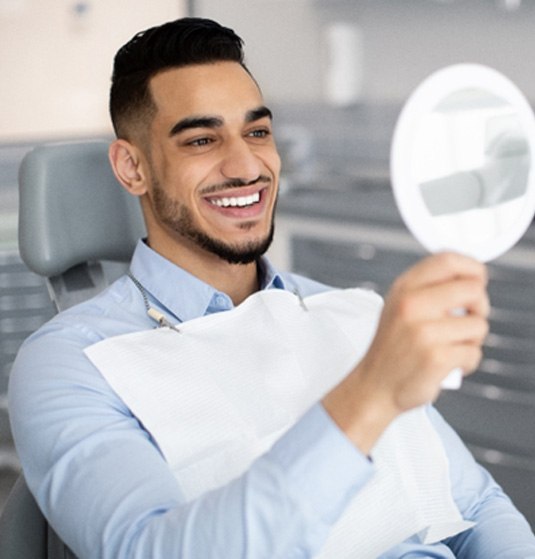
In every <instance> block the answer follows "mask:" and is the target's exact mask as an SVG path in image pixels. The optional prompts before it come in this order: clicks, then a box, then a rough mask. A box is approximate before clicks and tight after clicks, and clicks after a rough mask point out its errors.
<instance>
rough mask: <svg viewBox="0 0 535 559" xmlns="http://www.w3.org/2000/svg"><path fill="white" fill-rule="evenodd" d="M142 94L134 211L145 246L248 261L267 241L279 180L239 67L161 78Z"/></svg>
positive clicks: (209, 67) (259, 106)
mask: <svg viewBox="0 0 535 559" xmlns="http://www.w3.org/2000/svg"><path fill="white" fill-rule="evenodd" d="M150 87H151V93H152V97H153V100H154V103H155V106H156V113H155V116H154V118H153V120H152V124H151V128H150V133H149V135H148V141H147V145H148V150H149V153H148V154H147V157H146V160H145V166H146V172H145V175H146V186H145V189H144V192H143V197H142V205H143V209H144V213H145V217H146V221H147V229H148V234H149V243H150V245H151V247H152V248H154V249H155V250H156V251H158V252H160V253H162V254H164V255H165V256H169V255H170V254H171V253H175V254H176V253H177V251H178V252H179V253H180V254H181V255H182V258H183V257H184V256H186V257H195V258H199V257H200V258H204V259H210V258H213V257H214V256H216V257H217V258H220V259H223V260H226V261H228V262H230V263H248V262H252V261H254V260H256V259H257V258H258V256H259V255H260V254H262V253H263V252H265V250H266V249H267V247H268V246H269V243H270V241H271V237H272V232H273V213H274V207H275V202H276V196H277V188H278V177H279V171H280V159H279V156H278V154H277V150H276V147H275V142H274V140H273V135H272V123H271V113H270V111H269V110H268V109H267V108H266V107H265V106H264V104H263V100H262V95H261V93H260V91H259V89H258V87H257V85H256V83H255V82H254V80H253V79H252V78H251V76H250V75H249V74H248V73H247V72H246V70H244V69H243V68H242V66H241V65H240V64H238V63H235V62H218V63H214V64H203V65H195V66H186V67H181V68H174V69H171V70H166V71H164V72H161V73H159V74H157V75H156V76H155V77H154V78H153V79H152V80H151V84H150ZM171 259H173V260H175V261H176V258H171Z"/></svg>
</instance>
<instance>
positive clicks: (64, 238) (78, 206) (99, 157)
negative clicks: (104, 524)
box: [0, 140, 145, 559]
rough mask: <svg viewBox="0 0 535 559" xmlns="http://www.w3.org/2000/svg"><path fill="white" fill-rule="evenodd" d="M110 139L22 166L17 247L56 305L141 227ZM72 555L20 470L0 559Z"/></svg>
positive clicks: (99, 280)
mask: <svg viewBox="0 0 535 559" xmlns="http://www.w3.org/2000/svg"><path fill="white" fill-rule="evenodd" d="M107 152H108V142H106V141H100V140H93V141H82V142H69V143H54V144H47V145H42V146H39V147H37V148H35V149H34V150H33V151H31V152H29V153H28V154H27V155H26V156H25V157H24V159H23V161H22V163H21V167H20V173H19V188H20V190H19V250H20V254H21V257H22V259H23V261H24V262H25V264H26V265H27V266H28V267H29V268H30V269H31V270H32V271H33V272H35V273H37V274H39V275H41V276H44V277H45V279H46V281H47V283H48V285H49V292H50V295H51V297H52V299H53V301H54V303H55V305H56V307H57V309H58V310H62V309H64V308H67V307H69V306H71V305H73V304H75V303H77V302H79V301H82V300H85V299H87V298H89V297H91V296H92V295H94V294H96V293H97V292H99V291H100V290H102V289H103V288H104V287H105V286H106V285H107V284H108V283H110V282H111V281H112V280H113V279H115V277H116V276H118V275H119V274H120V273H122V272H123V271H124V268H125V267H126V263H127V262H128V261H129V260H130V257H131V256H132V252H133V250H134V247H135V244H136V242H137V240H138V239H139V238H140V237H143V236H144V234H145V226H144V224H143V219H142V215H141V211H140V208H139V204H138V201H137V200H136V199H135V198H134V197H132V196H130V195H128V193H126V191H125V190H124V189H123V188H122V187H121V186H120V185H119V184H118V182H117V180H116V179H115V177H114V175H113V172H112V170H111V167H110V164H109V161H108V155H107ZM69 557H74V555H73V554H72V552H71V551H70V550H69V549H68V548H67V547H66V546H65V545H64V544H63V542H62V541H61V540H60V539H59V537H58V536H57V535H56V534H55V532H54V531H53V530H52V529H51V527H50V526H49V525H48V524H47V522H46V520H45V518H44V517H43V515H42V514H41V512H40V510H39V508H38V506H37V504H36V502H35V500H34V498H33V497H32V495H31V493H30V492H29V490H28V488H27V486H26V482H25V480H24V477H23V476H22V475H21V476H20V477H19V479H18V480H17V482H16V483H15V486H14V487H13V489H12V491H11V493H10V496H9V498H8V500H7V502H6V504H5V506H4V510H3V512H2V515H1V517H0V559H40V558H46V559H60V558H61V559H67V558H69Z"/></svg>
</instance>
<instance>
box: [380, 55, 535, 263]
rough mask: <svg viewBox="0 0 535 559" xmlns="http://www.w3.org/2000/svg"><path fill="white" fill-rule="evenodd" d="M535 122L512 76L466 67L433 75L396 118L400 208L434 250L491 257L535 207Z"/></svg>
mask: <svg viewBox="0 0 535 559" xmlns="http://www.w3.org/2000/svg"><path fill="white" fill-rule="evenodd" d="M534 161H535V119H534V116H533V112H532V110H531V108H530V105H529V103H528V102H527V100H526V99H525V98H524V96H523V95H522V93H521V92H520V91H519V90H518V88H517V87H516V86H515V85H514V84H513V83H512V82H511V81H510V80H508V79H507V78H506V77H505V76H503V75H502V74H500V73H498V72H497V71H495V70H493V69H491V68H487V67H485V66H480V65H474V64H462V65H456V66H450V67H448V68H444V69H442V70H440V71H438V72H436V73H434V74H432V75H431V76H430V77H429V78H427V79H426V80H425V81H424V82H423V83H422V84H421V85H420V86H419V87H418V88H417V89H416V90H415V91H414V93H413V94H412V95H411V96H410V98H409V99H408V101H407V103H406V104H405V106H404V107H403V110H402V111H401V114H400V117H399V119H398V122H397V124H396V129H395V132H394V137H393V142H392V152H391V178H392V186H393V189H394V195H395V198H396V202H397V205H398V208H399V210H400V213H401V215H402V217H403V219H404V221H405V223H406V224H407V226H408V228H409V229H410V230H411V232H412V233H413V234H414V235H415V236H416V238H417V239H418V240H419V241H420V243H421V244H422V245H423V246H424V247H426V248H427V249H428V250H430V251H432V252H436V251H439V250H454V251H457V252H462V253H464V254H468V255H470V256H473V257H475V258H477V259H479V260H481V261H484V262H485V261H488V260H490V259H492V258H495V257H497V256H499V255H500V254H502V253H503V252H505V251H506V250H508V249H509V248H510V247H511V246H513V244H514V243H516V241H517V240H518V239H519V238H520V237H521V236H522V235H523V233H524V232H525V230H526V229H527V227H528V226H529V225H530V223H531V221H532V219H533V215H534V213H535V184H534V178H535V176H534V165H533V163H534Z"/></svg>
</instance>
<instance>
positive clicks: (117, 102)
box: [110, 18, 247, 138]
mask: <svg viewBox="0 0 535 559" xmlns="http://www.w3.org/2000/svg"><path fill="white" fill-rule="evenodd" d="M242 47H243V41H242V39H241V38H240V37H238V35H236V33H234V31H233V30H232V29H229V28H227V27H223V26H222V25H220V24H219V23H216V22H215V21H212V20H209V19H202V18H183V19H178V20H176V21H171V22H168V23H164V24H163V25H159V26H157V27H152V28H150V29H147V30H145V31H141V32H140V33H137V34H136V35H134V37H132V39H130V41H128V42H127V43H126V44H125V45H124V46H122V47H121V48H120V49H119V51H118V52H117V54H116V55H115V60H114V65H113V75H112V85H111V90H110V115H111V120H112V123H113V127H114V129H115V133H116V135H117V137H119V138H128V136H129V134H130V133H131V131H132V129H133V128H134V127H137V126H136V125H139V124H141V125H146V123H147V120H148V119H150V118H151V117H152V116H153V115H154V111H155V106H154V102H153V100H152V97H151V94H150V88H149V82H150V79H151V78H152V77H154V76H155V75H156V74H157V73H158V72H161V71H162V70H166V69H169V68H177V67H180V66H187V65H191V64H207V63H211V62H219V61H232V62H238V63H239V64H241V65H242V66H243V67H244V68H245V69H246V70H247V68H246V67H245V63H244V55H243V48H242Z"/></svg>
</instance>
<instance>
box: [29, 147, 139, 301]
mask: <svg viewBox="0 0 535 559" xmlns="http://www.w3.org/2000/svg"><path fill="white" fill-rule="evenodd" d="M108 145H109V143H108V142H107V141H104V140H92V141H80V142H68V143H54V144H46V145H42V146H39V147H37V148H35V149H34V150H32V151H31V152H29V153H28V154H27V155H26V156H25V157H24V159H23V161H22V163H21V167H20V173H19V250H20V254H21V257H22V259H23V261H24V262H25V264H26V265H27V266H28V267H29V268H30V269H31V270H32V271H34V272H36V273H37V274H40V275H42V276H45V277H46V278H47V281H48V282H49V283H50V285H51V288H52V289H51V290H50V291H51V294H52V297H53V299H54V302H55V304H56V306H57V307H58V309H60V310H61V309H63V308H66V307H69V306H71V305H72V304H74V303H76V302H78V301H80V300H85V299H87V298H89V297H91V296H92V295H94V294H96V293H97V292H98V291H100V290H101V289H102V287H103V286H104V285H106V284H107V283H109V282H110V281H111V280H113V279H115V277H116V276H117V275H119V274H120V273H122V271H123V269H124V267H125V265H124V263H126V262H128V261H129V260H130V257H131V256H132V252H133V249H134V246H135V244H136V242H137V240H138V239H139V238H140V237H142V236H143V235H144V233H145V226H144V224H143V218H142V215H141V210H140V207H139V202H138V200H137V199H136V198H134V197H133V196H130V195H129V194H128V193H127V192H126V191H125V190H124V189H123V188H122V187H121V186H120V185H119V183H118V182H117V180H116V179H115V176H114V175H113V172H112V170H111V166H110V164H109V161H108ZM117 262H119V263H122V265H117V264H116V263H117Z"/></svg>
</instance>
